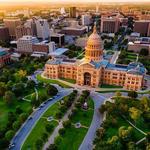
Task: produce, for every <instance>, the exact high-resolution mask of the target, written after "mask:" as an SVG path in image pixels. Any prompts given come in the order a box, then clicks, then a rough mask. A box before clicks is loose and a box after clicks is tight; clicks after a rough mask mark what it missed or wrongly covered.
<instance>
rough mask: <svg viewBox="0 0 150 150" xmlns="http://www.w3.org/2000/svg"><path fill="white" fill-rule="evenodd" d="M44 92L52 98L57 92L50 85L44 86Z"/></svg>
mask: <svg viewBox="0 0 150 150" xmlns="http://www.w3.org/2000/svg"><path fill="white" fill-rule="evenodd" d="M46 91H47V94H48V95H50V96H54V95H56V94H57V92H58V90H57V88H55V87H54V86H52V85H50V84H48V85H47V86H46Z"/></svg>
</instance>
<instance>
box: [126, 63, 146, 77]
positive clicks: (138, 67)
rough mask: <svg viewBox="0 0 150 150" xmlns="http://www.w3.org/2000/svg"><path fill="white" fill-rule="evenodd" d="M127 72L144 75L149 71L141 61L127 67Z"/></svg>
mask: <svg viewBox="0 0 150 150" xmlns="http://www.w3.org/2000/svg"><path fill="white" fill-rule="evenodd" d="M127 70H128V71H127V72H128V73H131V74H137V75H142V74H145V73H146V72H147V70H146V69H145V67H144V65H143V64H142V63H140V62H132V63H130V64H129V65H128V67H127Z"/></svg>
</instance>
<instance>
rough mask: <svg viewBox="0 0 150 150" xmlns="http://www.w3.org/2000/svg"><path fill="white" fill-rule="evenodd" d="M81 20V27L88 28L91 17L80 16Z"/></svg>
mask: <svg viewBox="0 0 150 150" xmlns="http://www.w3.org/2000/svg"><path fill="white" fill-rule="evenodd" d="M81 20H82V25H83V26H88V25H90V23H91V16H90V15H82V17H81Z"/></svg>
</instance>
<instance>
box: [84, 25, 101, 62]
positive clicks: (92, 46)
mask: <svg viewBox="0 0 150 150" xmlns="http://www.w3.org/2000/svg"><path fill="white" fill-rule="evenodd" d="M102 55H103V43H102V40H101V38H100V36H99V35H98V33H97V30H96V25H94V27H93V33H92V34H91V35H90V36H89V38H88V41H87V46H86V47H85V59H86V60H88V61H91V60H92V61H100V60H101V59H102Z"/></svg>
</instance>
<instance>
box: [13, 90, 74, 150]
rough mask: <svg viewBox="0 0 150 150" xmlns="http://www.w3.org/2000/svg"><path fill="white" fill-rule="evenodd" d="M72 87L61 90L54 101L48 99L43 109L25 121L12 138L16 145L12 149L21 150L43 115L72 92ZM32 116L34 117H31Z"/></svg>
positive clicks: (36, 111)
mask: <svg viewBox="0 0 150 150" xmlns="http://www.w3.org/2000/svg"><path fill="white" fill-rule="evenodd" d="M71 92H72V89H65V90H61V91H60V92H59V96H57V97H56V98H54V99H53V100H52V101H48V102H47V103H46V104H45V105H44V106H43V107H41V109H39V110H35V111H34V112H33V113H32V114H31V115H30V117H28V119H27V120H26V121H25V123H24V124H23V125H22V126H21V128H20V129H19V131H18V132H17V133H16V135H15V136H14V138H13V139H12V140H11V144H14V145H15V146H14V147H13V148H11V150H20V149H21V147H22V145H23V143H24V141H25V140H26V138H27V136H28V135H29V134H30V132H31V131H32V129H33V128H34V126H35V125H36V123H37V121H38V120H39V119H40V118H41V116H42V115H43V114H44V113H45V111H46V110H47V109H48V108H49V107H50V106H52V105H53V104H54V103H56V102H57V101H59V100H60V99H62V98H63V97H64V96H66V95H68V94H70V93H71ZM31 117H32V118H31Z"/></svg>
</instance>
